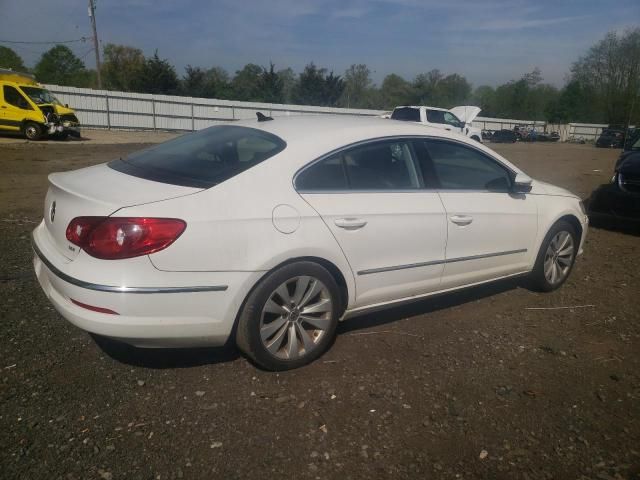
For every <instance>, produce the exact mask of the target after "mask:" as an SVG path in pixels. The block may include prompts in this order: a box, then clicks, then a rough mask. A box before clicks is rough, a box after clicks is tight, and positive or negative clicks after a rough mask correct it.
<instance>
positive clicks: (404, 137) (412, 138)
mask: <svg viewBox="0 0 640 480" xmlns="http://www.w3.org/2000/svg"><path fill="white" fill-rule="evenodd" d="M386 140H404V141H409V142H411V141H416V140H418V141H427V140H439V141H443V142H450V143H455V144H458V145H461V146H463V147H466V148H470V149H472V150H475V151H476V152H478V153H479V154H480V155H483V156H485V157H487V158H488V159H489V160H492V161H493V162H495V163H497V164H498V165H500V166H501V167H502V168H504V169H505V170H506V171H507V172H509V173H510V174H511V175H512V178H513V176H515V175H516V174H517V172H516V171H514V170H513V169H512V168H510V167H509V166H507V165H505V164H504V163H503V162H502V161H500V160H499V159H497V158H495V157H494V156H493V155H490V154H488V153H486V152H484V151H483V150H480V149H479V148H477V147H476V146H475V145H471V144H468V143H466V142H461V141H460V140H457V139H454V138H445V137H440V136H434V135H390V136H388V137H375V138H369V139H367V140H360V141H358V142H354V143H350V144H348V145H343V146H342V147H339V148H336V149H334V150H331V151H330V152H328V153H325V154H324V155H321V156H320V157H318V158H316V159H314V160H311V161H310V162H309V163H307V164H305V165H303V166H302V167H300V168H299V169H298V170H297V171H296V173H294V175H293V178H292V179H291V184H292V186H293V189H294V190H295V191H296V192H298V193H300V194H302V193H314V194H320V193H324V194H327V193H328V194H344V193H404V192H461V193H462V192H464V193H506V194H510V193H512V192H508V191H507V192H492V191H491V190H465V189H461V188H451V189H445V188H425V187H424V186H423V187H418V188H411V189H389V190H385V189H383V190H376V189H368V190H351V189H347V190H344V189H337V190H330V189H326V190H324V189H323V190H302V189H298V187H297V186H296V179H297V178H298V175H300V174H301V173H302V172H303V171H304V170H306V169H308V168H311V167H312V166H313V165H315V164H316V163H319V162H321V161H323V160H326V159H327V158H329V157H331V156H333V155H336V154H338V153H342V152H344V151H345V150H348V149H351V148H355V147H360V146H363V145H367V144H369V143H376V142H381V141H386ZM428 150H429V149H428V148H427V152H428ZM411 153H412V156H415V152H413V150H412V152H411ZM413 161H414V163H416V169H417V170H418V171H421V169H420V165H419V164H417V162H418V160H417V158H413ZM421 180H422V184H423V185H424V179H421Z"/></svg>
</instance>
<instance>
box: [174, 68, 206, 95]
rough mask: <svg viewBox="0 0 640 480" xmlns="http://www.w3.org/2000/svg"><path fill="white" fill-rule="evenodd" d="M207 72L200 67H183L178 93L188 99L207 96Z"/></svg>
mask: <svg viewBox="0 0 640 480" xmlns="http://www.w3.org/2000/svg"><path fill="white" fill-rule="evenodd" d="M206 81H207V72H206V71H204V70H203V69H202V68H200V67H192V66H191V65H187V66H186V67H185V75H184V77H182V80H181V82H180V93H181V94H182V95H186V96H190V97H206V96H207V86H206Z"/></svg>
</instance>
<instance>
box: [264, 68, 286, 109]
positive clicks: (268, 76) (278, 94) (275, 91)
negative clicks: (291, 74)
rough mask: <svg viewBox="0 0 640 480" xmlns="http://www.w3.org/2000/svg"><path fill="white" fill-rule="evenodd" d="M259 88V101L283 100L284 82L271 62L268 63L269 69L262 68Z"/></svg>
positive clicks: (276, 101) (281, 101)
mask: <svg viewBox="0 0 640 480" xmlns="http://www.w3.org/2000/svg"><path fill="white" fill-rule="evenodd" d="M260 90H261V92H262V99H261V101H263V102H267V103H283V102H284V83H283V81H282V78H280V76H279V75H278V74H277V73H276V71H275V66H274V65H273V63H271V64H270V65H269V70H267V69H266V68H263V69H262V74H260Z"/></svg>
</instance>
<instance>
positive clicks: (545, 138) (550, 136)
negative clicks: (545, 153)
mask: <svg viewBox="0 0 640 480" xmlns="http://www.w3.org/2000/svg"><path fill="white" fill-rule="evenodd" d="M536 140H537V141H538V142H557V141H558V140H560V134H559V133H558V132H551V133H546V132H544V133H539V134H538V137H537V138H536Z"/></svg>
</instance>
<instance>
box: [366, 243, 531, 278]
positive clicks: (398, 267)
mask: <svg viewBox="0 0 640 480" xmlns="http://www.w3.org/2000/svg"><path fill="white" fill-rule="evenodd" d="M526 252H527V249H526V248H520V249H518V250H507V251H504V252H495V253H482V254H480V255H471V256H468V257H457V258H448V259H443V260H433V261H431V262H421V263H410V264H407V265H395V266H392V267H379V268H370V269H367V270H360V271H359V272H358V275H371V274H372V273H384V272H393V271H396V270H406V269H409V268H420V267H431V266H433V265H442V264H447V263H457V262H466V261H468V260H479V259H482V258H491V257H502V256H504V255H515V254H516V253H526Z"/></svg>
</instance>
